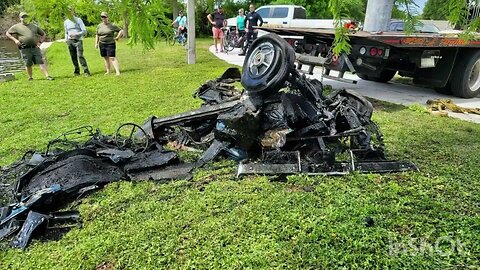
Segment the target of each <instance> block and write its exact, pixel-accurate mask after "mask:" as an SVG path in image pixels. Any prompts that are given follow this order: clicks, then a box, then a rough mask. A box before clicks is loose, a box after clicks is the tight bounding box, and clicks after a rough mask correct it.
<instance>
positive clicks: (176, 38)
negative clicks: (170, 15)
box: [167, 28, 187, 46]
mask: <svg viewBox="0 0 480 270" xmlns="http://www.w3.org/2000/svg"><path fill="white" fill-rule="evenodd" d="M176 42H178V44H180V45H182V46H184V45H185V43H187V31H186V29H185V31H182V32H181V33H180V34H178V29H177V28H173V35H170V36H167V43H168V44H169V45H170V46H173V45H175V43H176Z"/></svg>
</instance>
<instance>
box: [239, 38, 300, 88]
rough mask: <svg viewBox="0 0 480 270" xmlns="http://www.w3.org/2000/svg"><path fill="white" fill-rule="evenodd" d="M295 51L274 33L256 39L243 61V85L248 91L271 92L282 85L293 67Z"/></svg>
mask: <svg viewBox="0 0 480 270" xmlns="http://www.w3.org/2000/svg"><path fill="white" fill-rule="evenodd" d="M294 62H295V52H294V51H293V48H292V47H291V46H290V44H288V43H287V42H286V41H285V40H283V39H282V38H281V37H279V36H278V35H276V34H267V35H264V36H261V37H260V38H258V39H256V40H255V41H254V42H253V43H252V45H251V47H250V48H249V50H248V53H247V55H246V57H245V60H244V62H243V70H242V79H241V83H242V85H243V87H244V88H245V89H246V90H247V91H249V92H263V93H271V92H277V91H278V90H279V89H281V88H282V87H283V85H284V84H285V81H286V79H287V77H288V75H289V73H290V72H291V70H292V69H293V67H294Z"/></svg>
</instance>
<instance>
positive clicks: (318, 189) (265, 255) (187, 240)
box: [0, 40, 480, 269]
mask: <svg viewBox="0 0 480 270" xmlns="http://www.w3.org/2000/svg"><path fill="white" fill-rule="evenodd" d="M209 42H210V41H207V40H202V41H200V42H199V44H198V46H199V48H198V53H199V57H198V64H197V65H195V66H188V65H186V64H185V54H184V51H183V49H181V48H180V47H174V48H168V47H160V48H159V49H158V50H156V51H154V52H148V53H145V54H144V53H142V52H141V51H140V50H139V49H130V48H128V47H127V46H126V45H124V44H120V46H119V49H118V52H119V60H120V63H121V66H122V69H123V71H124V73H123V74H122V76H120V77H118V78H117V77H114V76H108V77H105V76H103V67H102V62H101V59H100V58H99V56H97V55H96V53H95V52H94V50H93V49H89V48H92V47H93V43H92V40H87V41H86V46H85V47H86V48H87V50H86V57H87V60H88V61H89V65H90V67H91V71H92V72H93V74H94V75H93V76H92V77H90V78H83V77H78V78H73V77H72V76H71V75H72V72H73V70H72V67H71V64H70V63H69V59H68V55H67V51H66V48H65V45H64V44H55V45H54V46H53V47H52V48H51V49H50V50H49V53H48V57H49V61H50V68H51V73H52V75H53V76H55V77H56V78H57V79H56V80H55V81H53V82H50V81H46V80H43V79H40V76H39V73H38V72H37V73H36V74H35V77H36V78H39V79H38V80H36V81H33V82H28V81H26V78H25V76H24V75H21V76H19V78H18V80H17V81H15V82H11V83H5V84H0V123H1V127H2V128H1V129H0V164H3V165H5V164H7V163H9V162H11V161H13V160H14V159H16V158H18V157H19V156H21V154H22V153H23V152H24V151H25V150H27V149H30V148H42V147H44V145H45V143H46V142H47V140H49V139H52V138H53V137H55V136H56V135H58V134H59V133H60V132H62V131H65V130H68V129H70V128H74V127H77V126H81V125H85V124H90V125H93V126H94V127H101V128H102V129H103V130H104V131H105V132H106V133H111V132H113V131H114V130H115V128H116V127H117V126H118V125H119V124H121V123H123V122H130V121H133V122H138V123H141V122H142V121H143V120H144V119H145V118H147V117H148V116H150V115H153V114H154V115H157V116H162V115H167V114H172V113H176V112H180V111H184V110H186V109H190V108H194V107H196V106H197V105H198V101H196V100H193V99H192V98H191V97H190V95H191V93H192V91H193V90H194V89H195V88H196V87H197V86H199V85H200V84H201V83H202V82H203V81H205V80H207V79H211V78H214V77H217V76H218V75H220V74H221V72H222V71H223V70H224V69H225V68H226V67H227V66H228V65H227V64H225V63H223V62H221V61H219V60H218V59H215V57H214V56H212V55H210V54H209V53H208V52H207V51H206V49H207V46H208V44H209ZM376 108H377V111H376V113H375V115H374V119H375V120H376V121H377V122H378V123H379V124H380V126H381V128H382V131H383V133H384V135H385V139H386V147H387V149H388V156H389V157H390V158H392V159H409V160H411V161H414V162H416V163H417V165H418V166H419V168H420V172H410V173H401V174H388V175H377V174H370V175H357V174H352V175H349V176H345V177H307V176H302V175H298V176H291V177H288V179H287V181H286V182H277V181H273V180H274V179H270V178H266V177H247V178H243V179H241V180H237V179H235V177H234V175H235V165H234V163H232V162H222V163H219V164H216V165H226V166H223V168H222V169H218V168H217V169H209V170H208V169H207V170H203V171H200V172H197V173H196V175H195V177H194V180H193V181H191V182H187V181H179V182H175V183H169V184H156V183H151V182H142V183H130V182H123V183H115V184H111V185H109V186H107V187H106V188H105V189H104V190H102V191H100V192H97V193H95V194H93V195H92V196H90V197H88V198H86V199H84V200H83V201H82V202H81V204H79V206H78V208H79V209H80V212H81V215H82V218H83V227H82V228H76V229H73V230H72V231H70V232H69V233H68V234H66V235H65V236H64V237H63V238H62V239H61V240H59V241H49V242H45V243H42V242H40V241H34V242H33V244H32V245H31V247H30V248H28V250H27V251H25V252H21V251H18V250H12V249H8V250H4V251H0V269H92V268H95V266H98V265H102V264H103V265H105V266H108V267H114V268H117V269H158V268H168V269H176V268H202V269H231V268H255V269H258V268H263V269H271V268H280V269H283V268H297V269H321V268H332V269H338V268H353V269H359V268H364V269H372V268H378V269H385V268H393V269H399V268H405V269H423V268H435V269H449V268H451V269H453V268H455V269H457V268H465V269H478V268H479V267H480V263H479V261H480V246H479V243H480V233H479V232H480V184H479V178H480V167H479V164H480V155H479V153H480V140H479V138H480V125H476V124H472V123H467V122H462V121H460V120H456V119H450V118H442V117H434V116H431V115H429V114H427V113H425V112H424V110H423V109H422V108H421V107H420V106H412V107H408V108H406V107H402V106H396V105H391V104H386V103H381V102H378V103H376ZM217 167H218V166H217ZM366 217H371V218H373V220H374V225H373V226H371V227H367V226H366V225H365V222H364V219H365V218H366Z"/></svg>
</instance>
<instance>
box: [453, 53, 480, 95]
mask: <svg viewBox="0 0 480 270" xmlns="http://www.w3.org/2000/svg"><path fill="white" fill-rule="evenodd" d="M457 59H458V61H457V63H456V64H455V67H454V68H453V71H452V75H451V85H452V93H453V94H454V95H455V96H457V97H462V98H473V97H476V96H477V95H478V94H480V51H469V52H466V53H465V54H464V55H463V56H462V57H460V58H457Z"/></svg>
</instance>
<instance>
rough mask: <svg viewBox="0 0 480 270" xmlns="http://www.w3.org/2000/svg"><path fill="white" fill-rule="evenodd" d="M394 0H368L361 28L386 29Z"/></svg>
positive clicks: (374, 30)
mask: <svg viewBox="0 0 480 270" xmlns="http://www.w3.org/2000/svg"><path fill="white" fill-rule="evenodd" d="M393 2H394V0H368V2H367V11H366V12H365V23H364V25H363V30H364V31H367V32H379V31H387V29H388V25H389V23H390V19H391V18H392V11H393Z"/></svg>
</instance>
